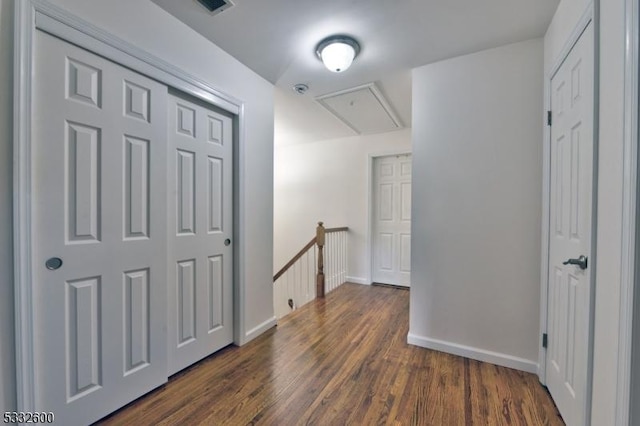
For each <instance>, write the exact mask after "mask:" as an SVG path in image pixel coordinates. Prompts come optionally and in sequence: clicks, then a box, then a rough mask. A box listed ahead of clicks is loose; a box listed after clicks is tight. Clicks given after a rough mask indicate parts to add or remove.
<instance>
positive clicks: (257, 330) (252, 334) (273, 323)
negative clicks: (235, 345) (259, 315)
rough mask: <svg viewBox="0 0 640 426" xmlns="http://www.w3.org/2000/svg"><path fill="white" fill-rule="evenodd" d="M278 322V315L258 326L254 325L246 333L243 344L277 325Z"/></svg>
mask: <svg viewBox="0 0 640 426" xmlns="http://www.w3.org/2000/svg"><path fill="white" fill-rule="evenodd" d="M277 324H278V319H277V318H276V317H272V318H270V319H268V320H266V321H265V322H263V323H262V324H259V325H258V326H257V327H254V328H252V329H251V330H249V331H247V332H246V333H245V335H244V342H243V343H242V344H243V345H244V344H245V343H249V342H250V341H252V340H253V339H255V338H256V337H258V336H259V335H261V334H262V333H264V332H265V331H267V330H269V329H270V328H273V327H275V326H276V325H277Z"/></svg>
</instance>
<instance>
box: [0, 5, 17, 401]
mask: <svg viewBox="0 0 640 426" xmlns="http://www.w3.org/2000/svg"><path fill="white" fill-rule="evenodd" d="M13 4H14V2H13V1H4V0H3V1H0V294H2V297H0V412H5V411H13V410H15V409H16V381H15V380H16V379H15V344H14V341H15V340H14V322H13V238H12V232H13V231H12V230H13V227H12V213H11V212H12V206H13V204H12V201H11V199H12V194H13V190H12V185H13V181H12V177H11V176H12V172H13V170H12V167H11V164H12V155H13V154H12V135H13V133H12V121H13V112H12V111H13V105H12V101H13V9H14V7H13Z"/></svg>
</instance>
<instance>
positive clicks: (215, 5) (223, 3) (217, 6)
mask: <svg viewBox="0 0 640 426" xmlns="http://www.w3.org/2000/svg"><path fill="white" fill-rule="evenodd" d="M196 1H197V2H198V3H200V4H201V5H202V6H204V8H205V9H207V10H208V11H209V12H211V14H212V15H217V14H218V13H221V12H224V11H225V10H227V9H229V8H230V7H232V6H233V5H234V4H233V2H232V1H231V0H196Z"/></svg>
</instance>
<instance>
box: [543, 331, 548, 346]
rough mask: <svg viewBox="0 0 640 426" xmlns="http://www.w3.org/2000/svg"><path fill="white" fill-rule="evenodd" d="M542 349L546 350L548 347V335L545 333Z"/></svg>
mask: <svg viewBox="0 0 640 426" xmlns="http://www.w3.org/2000/svg"><path fill="white" fill-rule="evenodd" d="M542 347H543V348H546V347H547V333H544V334H543V335H542Z"/></svg>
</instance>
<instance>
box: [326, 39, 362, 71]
mask: <svg viewBox="0 0 640 426" xmlns="http://www.w3.org/2000/svg"><path fill="white" fill-rule="evenodd" d="M358 53H360V45H359V44H358V42H357V41H355V40H354V39H353V38H352V37H349V36H345V35H335V36H331V37H327V38H325V39H324V40H322V41H321V42H320V43H319V44H318V47H316V55H318V58H320V60H321V61H322V62H323V63H324V66H325V67H327V69H328V70H329V71H332V72H342V71H344V70H346V69H347V68H349V67H350V66H351V63H352V62H353V60H354V59H355V57H356V56H358Z"/></svg>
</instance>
